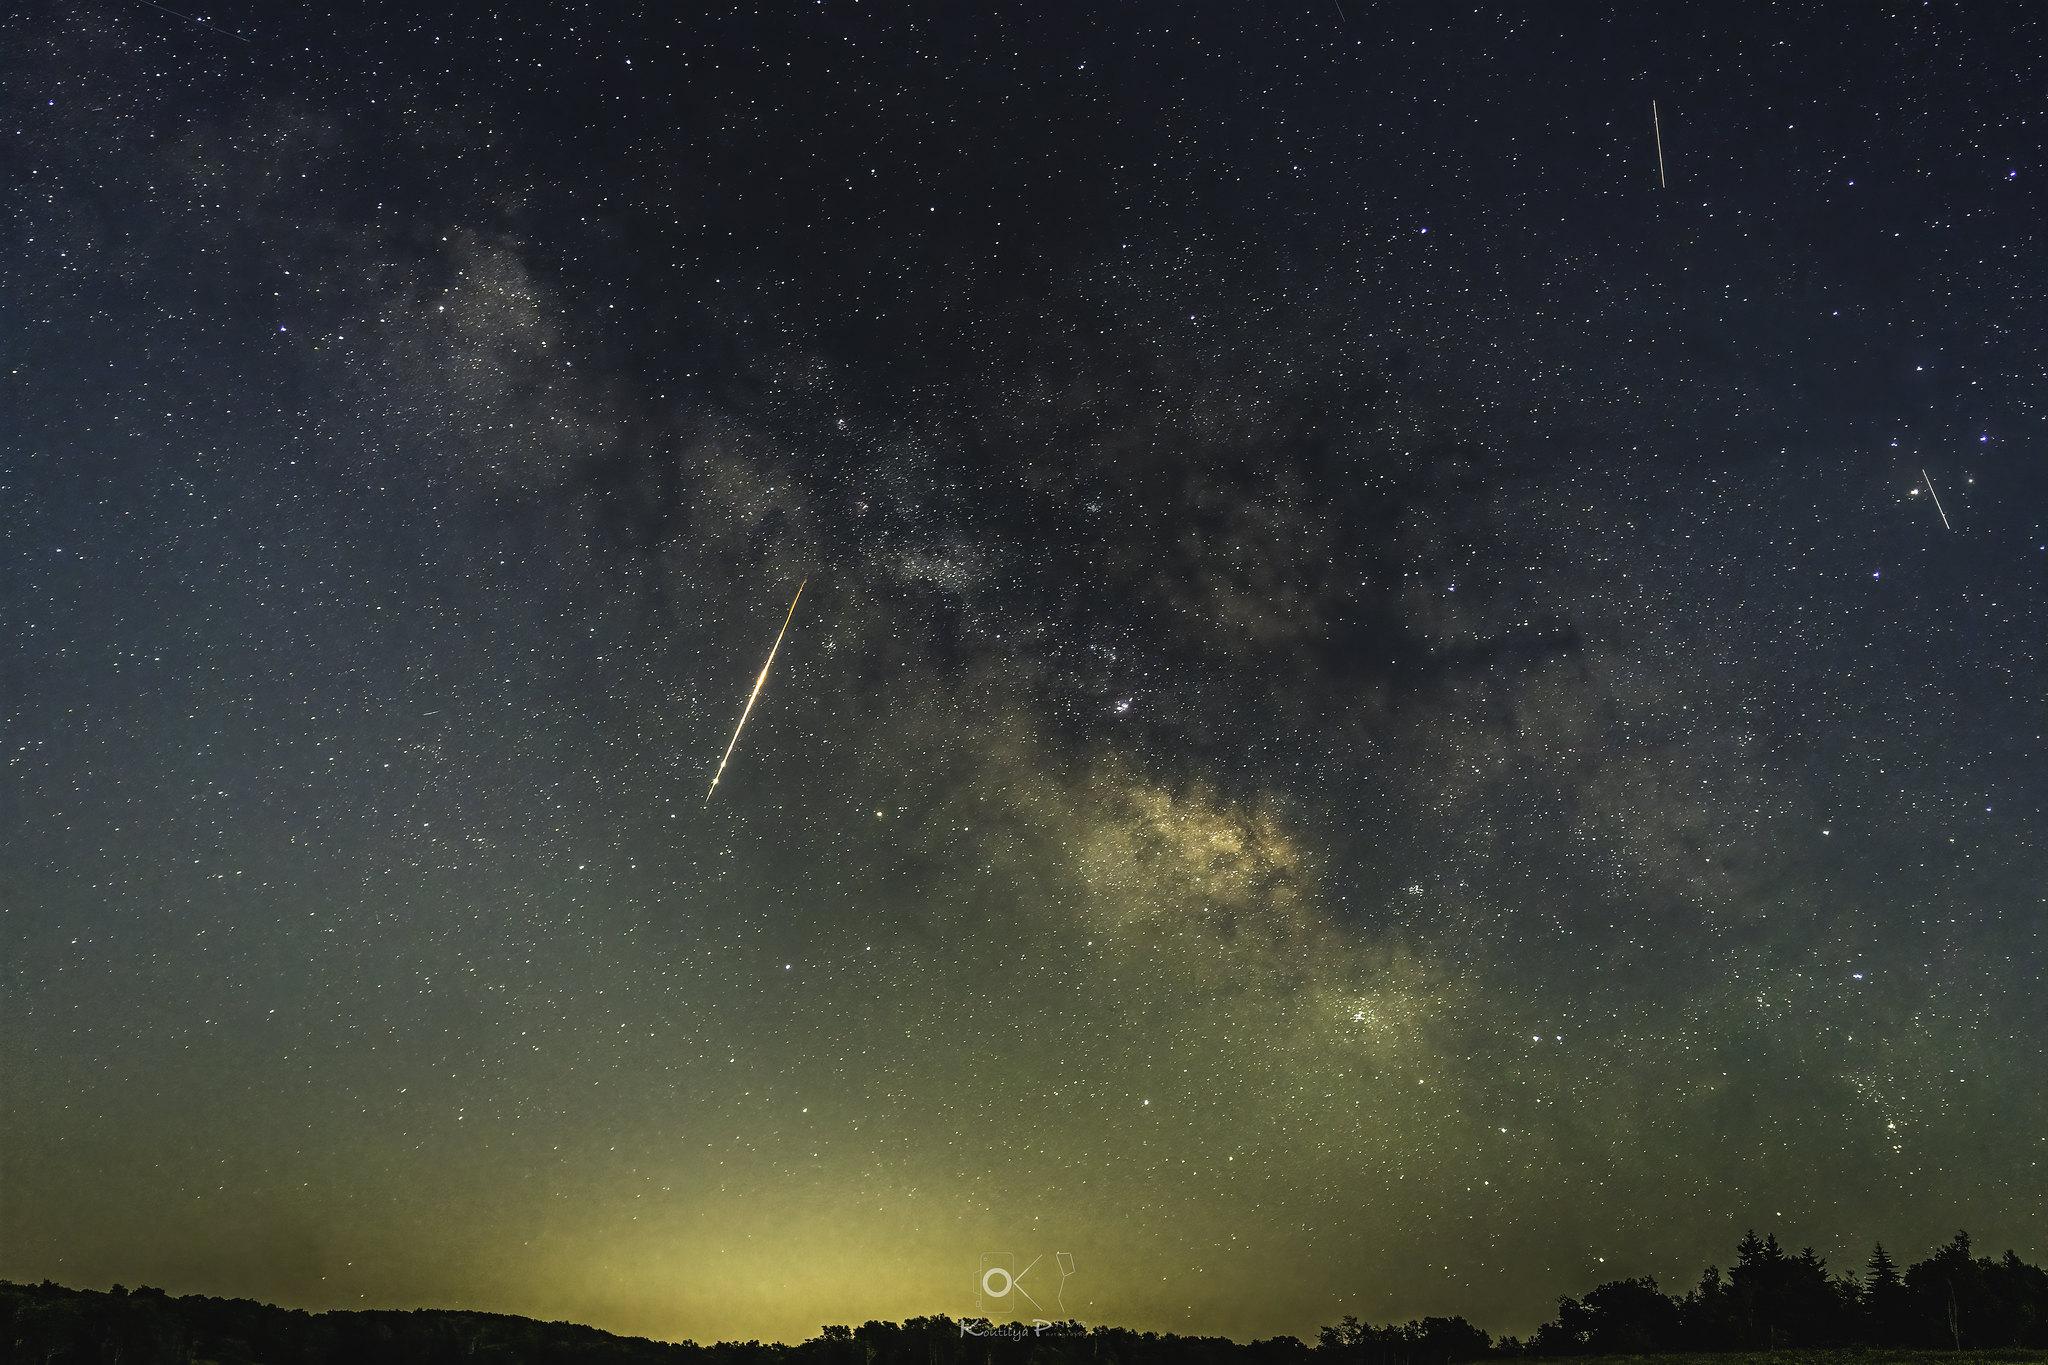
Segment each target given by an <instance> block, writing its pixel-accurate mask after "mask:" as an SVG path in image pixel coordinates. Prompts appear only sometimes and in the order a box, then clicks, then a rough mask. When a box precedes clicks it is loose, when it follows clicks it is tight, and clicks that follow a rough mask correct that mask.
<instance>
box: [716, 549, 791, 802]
mask: <svg viewBox="0 0 2048 1365" xmlns="http://www.w3.org/2000/svg"><path fill="white" fill-rule="evenodd" d="M810 581H811V580H810V579H808V578H806V579H805V580H804V581H803V582H802V583H799V584H797V585H796V596H795V597H792V598H790V599H789V613H788V615H786V616H784V617H783V618H782V629H781V630H778V631H776V632H775V643H774V645H773V646H771V647H770V649H769V650H768V662H767V663H765V664H762V665H761V676H760V677H758V678H756V679H754V690H753V691H751V692H749V693H747V705H746V709H745V710H743V711H741V712H740V723H739V724H738V725H735V726H733V727H732V739H731V740H730V741H729V742H728V743H727V744H726V746H725V755H724V757H722V758H720V759H719V760H718V771H717V772H715V773H713V774H711V785H710V786H709V787H707V788H705V789H704V804H705V805H707V806H708V805H710V804H711V793H712V792H715V791H717V790H718V779H719V778H721V777H724V776H725V765H726V764H727V763H728V762H730V761H731V760H732V751H733V749H734V748H735V747H737V746H738V744H739V742H740V731H742V730H744V729H746V728H747V717H748V716H751V715H753V714H754V703H755V702H756V701H759V700H760V698H761V688H762V687H763V686H765V685H766V684H767V682H768V670H769V669H771V668H773V667H775V651H776V650H779V649H781V648H782V637H783V636H785V635H787V634H789V623H790V622H791V621H792V620H793V619H795V617H796V604H797V602H798V601H799V600H800V599H802V597H803V595H804V587H805V586H806V585H807V584H808V583H809V582H810Z"/></svg>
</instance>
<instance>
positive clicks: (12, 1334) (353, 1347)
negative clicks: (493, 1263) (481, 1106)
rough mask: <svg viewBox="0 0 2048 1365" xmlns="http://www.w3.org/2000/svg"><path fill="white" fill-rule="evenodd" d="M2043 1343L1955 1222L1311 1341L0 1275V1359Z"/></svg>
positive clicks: (875, 1360)
mask: <svg viewBox="0 0 2048 1365" xmlns="http://www.w3.org/2000/svg"><path fill="white" fill-rule="evenodd" d="M1855 1345H1873V1346H1892V1347H1899V1346H1904V1347H1934V1348H1947V1349H1960V1348H1969V1347H2005V1346H2022V1347H2048V1272H2044V1271H2043V1270H2042V1269H2040V1268H2039V1267H2038V1266H2032V1265H2028V1264H2027V1263H2026V1262H2024V1261H2022V1260H2020V1258H2019V1257H2018V1256H2016V1255H2014V1254H2013V1253H2012V1252H2010V1251H2008V1252H2006V1253H2005V1255H2004V1256H2003V1257H2001V1258H1999V1259H1996V1260H1993V1259H1990V1258H1986V1257H1980V1256H1977V1255H1975V1254H1974V1253H1973V1252H1972V1251H1971V1248H1970V1238H1969V1235H1968V1234H1966V1233H1960V1232H1959V1233H1957V1234H1956V1235H1955V1237H1954V1239H1952V1240H1951V1241H1950V1242H1949V1243H1948V1244H1947V1245H1946V1246H1943V1247H1942V1248H1941V1249H1940V1250H1938V1251H1936V1252H1935V1253H1934V1254H1933V1255H1932V1256H1929V1257H1928V1258H1927V1259H1925V1260H1923V1261H1920V1262H1918V1263H1916V1264H1914V1265H1912V1266H1909V1267H1907V1268H1906V1269H1905V1270H1903V1271H1901V1270H1900V1269H1899V1268H1898V1266H1897V1265H1896V1264H1895V1263H1894V1262H1893V1260H1892V1258H1891V1256H1890V1255H1889V1254H1887V1253H1886V1251H1885V1249H1884V1248H1883V1247H1882V1246H1879V1247H1878V1248H1876V1250H1875V1251H1873V1252H1872V1254H1871V1256H1870V1260H1869V1263H1868V1265H1867V1266H1866V1267H1865V1268H1864V1270H1863V1272H1862V1273H1861V1274H1849V1275H1839V1274H1830V1273H1829V1271H1828V1268H1827V1263H1826V1262H1825V1261H1823V1260H1822V1259H1821V1258H1820V1257H1818V1256H1816V1255H1815V1254H1814V1253H1813V1251H1812V1250H1811V1249H1808V1250H1804V1251H1801V1252H1799V1253H1797V1254H1796V1255H1795V1254H1791V1253H1788V1252H1786V1251H1785V1250H1784V1249H1783V1248H1782V1247H1780V1246H1779V1245H1778V1242H1777V1239H1776V1238H1775V1237H1766V1238H1763V1239H1761V1240H1759V1239H1758V1238H1757V1236H1756V1234H1755V1233H1750V1234H1749V1235H1747V1236H1746V1237H1744V1238H1743V1240H1742V1242H1741V1244H1740V1245H1739V1246H1738V1247H1737V1248H1736V1259H1735V1264H1734V1266H1733V1267H1732V1268H1731V1269H1730V1270H1729V1271H1728V1272H1727V1273H1726V1274H1723V1273H1722V1271H1721V1270H1720V1269H1719V1268H1718V1267H1714V1266H1710V1267H1708V1268H1707V1270H1706V1272H1705V1274H1703V1275H1702V1276H1701V1277H1700V1280H1699V1283H1698V1284H1696V1285H1695V1286H1694V1287H1693V1288H1692V1289H1691V1290H1689V1291H1687V1293H1686V1294H1685V1295H1684V1296H1683V1297H1673V1296H1672V1295H1669V1294H1666V1293H1664V1292H1663V1291H1662V1290H1661V1289H1659V1288H1658V1286H1657V1282H1656V1281H1655V1280H1653V1279H1633V1280H1615V1281H1611V1282H1609V1283H1607V1284H1603V1285H1600V1286H1598V1287H1597V1288H1594V1289H1592V1290H1589V1291H1588V1292H1587V1293H1585V1294H1584V1295H1582V1296H1580V1297H1578V1298H1567V1299H1561V1300H1559V1301H1558V1311H1557V1317H1556V1318H1555V1319H1554V1320H1553V1321H1550V1322H1546V1323H1544V1324H1543V1326H1542V1327H1540V1328H1538V1329H1537V1331H1536V1332H1535V1333H1534V1334H1533V1335H1532V1336H1531V1337H1530V1338H1529V1339H1528V1340H1527V1341H1520V1340H1517V1339H1515V1338H1513V1337H1509V1338H1506V1339H1504V1340H1501V1341H1499V1342H1496V1341H1494V1340H1493V1339H1492V1338H1491V1337H1490V1336H1489V1335H1488V1334H1487V1333H1486V1332H1484V1331H1481V1330H1480V1329H1479V1328H1477V1327H1474V1326H1473V1325H1472V1324H1471V1323H1469V1322H1467V1321H1465V1319H1463V1318H1424V1319H1421V1320H1420V1321H1417V1322H1411V1323H1408V1324H1406V1325H1404V1326H1395V1325H1389V1326H1384V1327H1375V1326H1372V1325H1370V1324H1367V1323H1361V1322H1359V1321H1358V1320H1357V1319H1355V1318H1346V1319H1345V1320H1344V1321H1343V1322H1342V1323H1340V1324H1338V1325H1337V1326H1334V1327H1325V1328H1324V1329H1323V1330H1322V1331H1321V1332H1320V1333H1319V1334H1318V1336H1317V1340H1316V1343H1315V1344H1314V1345H1313V1346H1310V1345H1308V1344H1306V1343H1304V1342H1301V1341H1298V1340H1296V1339H1295V1338H1293V1337H1278V1338H1274V1339H1272V1340H1269V1341H1255V1342H1251V1343H1248V1344H1246V1343H1238V1342H1234V1341H1229V1340H1226V1339H1224V1338H1220V1337H1183V1336H1174V1335H1171V1334H1166V1335H1161V1334H1157V1333H1152V1332H1133V1331H1130V1330H1128V1329H1125V1328H1120V1327H1092V1328H1084V1327H1081V1326H1080V1325H1079V1324H1076V1323H1056V1324H1050V1325H1045V1324H1040V1325H1037V1326H1028V1325H1011V1326H1008V1327H1003V1326H997V1325H994V1324H991V1323H988V1322H986V1321H983V1320H977V1319H968V1320H965V1321H962V1320H956V1319H953V1318H948V1317H944V1316H938V1317H928V1318H912V1319H910V1320H909V1321H907V1322H903V1323H894V1322H869V1323H864V1324H862V1325H861V1326H859V1327H826V1328H824V1329H823V1330H822V1331H821V1332H820V1333H819V1335H818V1336H816V1337H813V1338H812V1339H811V1340H809V1341H806V1342H802V1343H800V1344H797V1345H794V1346H786V1345H780V1344H772V1343H762V1342H757V1341H749V1342H721V1343H719V1344H718V1345H715V1346H699V1345H696V1344H694V1343H690V1342H683V1343H678V1344H671V1343H667V1342H657V1341H647V1340H643V1339H641V1338H638V1337H619V1336H613V1335H611V1334H610V1333H608V1332H600V1331H598V1330H597V1329H595V1328H592V1327H580V1326H577V1325H575V1324H572V1323H565V1322H538V1321H535V1320H533V1319H531V1318H518V1317H510V1316H507V1315H504V1314H499V1313H467V1312H450V1311H442V1310H430V1309H422V1310H419V1311H416V1312H391V1311H373V1312H344V1311H336V1312H331V1313H307V1312H304V1311H301V1310H298V1309H287V1308H276V1307H272V1306H271V1305H269V1304H261V1303H255V1302H252V1301H250V1300H247V1299H216V1298H207V1297H204V1296H201V1295H187V1296H184V1297H176V1298H174V1297H172V1296H170V1295H168V1294H166V1293H164V1291H162V1290H161V1289H149V1288H143V1289H137V1290H134V1291H132V1292H131V1291H129V1290H127V1289H124V1288H122V1287H121V1286H119V1285H116V1286H114V1288H113V1289H112V1290H111V1291H100V1290H85V1289H67V1288H65V1287H64V1286H62V1285H56V1284H52V1283H50V1282H49V1281H47V1280H46V1281H44V1282H43V1283H42V1284H39V1285H21V1284H9V1283H6V1282H4V1281H0V1365H7V1363H8V1362H12V1361H35V1362H37V1363H38V1365H98V1363H99V1362H107V1365H114V1362H119V1365H187V1363H188V1362H193V1361H216V1362H219V1363H220V1365H354V1363H355V1362H361V1361H378V1362H388V1363H389V1365H440V1362H450V1361H460V1362H475V1363H476V1365H513V1362H519V1365H597V1363H598V1362H603V1363H604V1365H643V1362H644V1363H646V1365H652V1363H653V1362H663V1365H672V1363H675V1362H688V1365H726V1363H727V1362H733V1363H734V1365H757V1363H758V1365H970V1362H971V1363H972V1365H1066V1363H1069V1362H1071V1363H1072V1365H1080V1362H1084V1361H1085V1362H1088V1363H1089V1365H1179V1363H1181V1362H1187V1363H1188V1365H1211V1362H1213V1363H1214V1365H1225V1363H1226V1362H1227V1363H1228V1365H1277V1363H1278V1362H1294V1363H1295V1365H1335V1363H1336V1362H1343V1363H1344V1365H1450V1362H1453V1361H1467V1360H1482V1359H1494V1358H1512V1357H1531V1356H1572V1355H1606V1354H1624V1353H1643V1352H1657V1351H1752V1350H1759V1349H1766V1350H1767V1349H1783V1348H1802V1347H1825V1346H1855Z"/></svg>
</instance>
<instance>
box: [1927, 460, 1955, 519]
mask: <svg viewBox="0 0 2048 1365" xmlns="http://www.w3.org/2000/svg"><path fill="white" fill-rule="evenodd" d="M1920 477H1921V478H1923V479H1926V480H1927V496H1928V497H1930V498H1933V499H1934V510H1935V511H1937V512H1941V529H1942V530H1944V531H1953V530H1955V529H1956V528H1955V527H1953V526H1951V525H1949V524H1948V513H1947V512H1945V511H1942V506H1941V494H1939V493H1937V492H1935V491H1934V480H1932V479H1928V478H1927V471H1926V470H1924V469H1923V470H1921V471H1920Z"/></svg>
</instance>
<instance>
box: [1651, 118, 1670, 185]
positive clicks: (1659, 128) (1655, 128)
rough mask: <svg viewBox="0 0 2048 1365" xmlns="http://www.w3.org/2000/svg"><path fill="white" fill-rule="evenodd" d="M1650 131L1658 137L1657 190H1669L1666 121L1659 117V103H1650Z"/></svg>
mask: <svg viewBox="0 0 2048 1365" xmlns="http://www.w3.org/2000/svg"><path fill="white" fill-rule="evenodd" d="M1650 131H1651V132H1653V133H1655V134H1656V135H1657V188H1658V189H1660V190H1668V189H1670V188H1671V186H1670V185H1669V184H1668V183H1667V182H1666V181H1665V179H1664V121H1663V120H1662V119H1660V118H1658V117H1657V101H1655V100H1651V101H1650Z"/></svg>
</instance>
